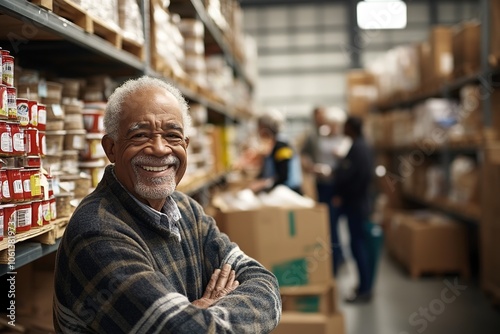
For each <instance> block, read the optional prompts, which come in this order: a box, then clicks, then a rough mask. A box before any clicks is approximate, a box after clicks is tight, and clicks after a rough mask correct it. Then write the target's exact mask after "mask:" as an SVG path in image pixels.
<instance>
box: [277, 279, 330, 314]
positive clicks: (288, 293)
mask: <svg viewBox="0 0 500 334" xmlns="http://www.w3.org/2000/svg"><path fill="white" fill-rule="evenodd" d="M280 293H281V302H282V307H283V312H289V311H291V312H305V313H321V314H324V315H330V314H333V313H334V312H336V311H337V307H336V305H337V289H336V285H335V281H334V280H332V282H331V283H330V284H316V285H306V286H291V287H281V288H280Z"/></svg>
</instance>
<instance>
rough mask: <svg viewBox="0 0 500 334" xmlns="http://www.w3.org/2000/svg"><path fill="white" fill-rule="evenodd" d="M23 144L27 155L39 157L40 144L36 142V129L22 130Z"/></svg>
mask: <svg viewBox="0 0 500 334" xmlns="http://www.w3.org/2000/svg"><path fill="white" fill-rule="evenodd" d="M24 139H25V140H24V142H25V147H24V150H25V151H26V154H27V155H32V156H37V155H40V143H39V142H38V140H39V138H38V129H35V128H26V129H24Z"/></svg>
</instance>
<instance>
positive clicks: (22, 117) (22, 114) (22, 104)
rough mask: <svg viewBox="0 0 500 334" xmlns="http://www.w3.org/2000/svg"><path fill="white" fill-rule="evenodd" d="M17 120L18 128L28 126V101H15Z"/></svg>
mask: <svg viewBox="0 0 500 334" xmlns="http://www.w3.org/2000/svg"><path fill="white" fill-rule="evenodd" d="M16 105H17V120H18V121H19V125H20V126H23V127H24V126H28V124H29V122H30V117H29V105H28V99H19V98H18V99H16Z"/></svg>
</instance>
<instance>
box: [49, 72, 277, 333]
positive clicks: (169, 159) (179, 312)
mask: <svg viewBox="0 0 500 334" xmlns="http://www.w3.org/2000/svg"><path fill="white" fill-rule="evenodd" d="M104 125H105V130H106V135H105V136H104V137H103V139H102V145H103V148H104V150H105V152H106V155H107V157H108V159H109V160H110V162H111V163H112V164H111V165H109V166H107V167H106V170H105V173H104V176H103V178H102V180H101V181H100V183H99V185H98V186H97V188H96V189H95V190H94V191H93V192H92V193H91V194H89V195H88V196H87V197H86V198H85V199H83V200H82V202H81V203H80V205H79V206H78V208H77V209H76V210H75V212H74V213H73V215H72V217H71V219H70V222H69V224H68V226H67V228H66V231H65V234H64V236H63V238H62V240H61V244H60V247H59V250H58V253H57V259H56V269H55V283H54V284H55V296H54V323H55V328H56V331H57V332H58V333H152V332H158V333H189V334H193V333H252V334H253V333H269V332H271V331H272V330H273V329H274V328H275V327H276V325H277V324H278V322H279V320H280V316H281V299H280V294H279V288H278V283H277V280H276V278H275V277H274V275H273V274H272V273H270V272H269V271H268V270H266V269H265V268H264V267H262V265H260V264H259V263H258V262H256V261H255V260H253V259H252V258H250V257H248V256H247V255H245V254H244V253H243V252H242V251H241V250H240V249H239V248H238V246H237V245H236V244H234V243H232V242H231V241H230V240H229V239H228V237H227V236H226V235H225V234H222V233H220V232H219V230H218V228H217V226H216V224H215V221H214V220H213V218H211V217H209V216H207V215H206V214H205V213H204V212H203V209H202V207H201V206H200V205H199V204H198V203H197V202H195V201H194V200H193V199H191V198H190V197H188V196H186V195H184V194H182V193H180V192H178V191H176V190H175V189H176V186H177V184H178V183H179V182H180V181H181V179H182V177H183V175H184V172H185V170H186V160H187V152H186V149H187V146H188V144H189V138H187V137H186V135H185V133H186V131H187V129H188V128H189V126H190V118H189V114H188V106H187V104H186V101H185V100H184V98H183V97H182V96H181V94H180V92H179V91H178V90H177V89H176V88H174V87H173V86H171V85H169V84H167V83H166V82H164V81H161V80H159V79H153V78H149V77H142V78H139V79H137V80H130V81H128V82H126V83H125V84H124V85H122V86H121V87H119V88H118V89H117V90H116V91H115V92H114V93H113V95H112V96H110V98H109V101H108V105H107V108H106V113H105V119H104Z"/></svg>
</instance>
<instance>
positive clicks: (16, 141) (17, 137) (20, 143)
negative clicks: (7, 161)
mask: <svg viewBox="0 0 500 334" xmlns="http://www.w3.org/2000/svg"><path fill="white" fill-rule="evenodd" d="M9 126H10V135H11V136H12V155H15V156H22V155H24V154H25V153H26V150H25V149H24V131H21V127H20V126H19V123H17V122H9Z"/></svg>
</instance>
